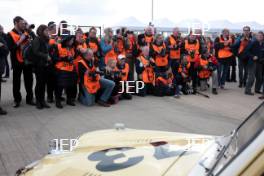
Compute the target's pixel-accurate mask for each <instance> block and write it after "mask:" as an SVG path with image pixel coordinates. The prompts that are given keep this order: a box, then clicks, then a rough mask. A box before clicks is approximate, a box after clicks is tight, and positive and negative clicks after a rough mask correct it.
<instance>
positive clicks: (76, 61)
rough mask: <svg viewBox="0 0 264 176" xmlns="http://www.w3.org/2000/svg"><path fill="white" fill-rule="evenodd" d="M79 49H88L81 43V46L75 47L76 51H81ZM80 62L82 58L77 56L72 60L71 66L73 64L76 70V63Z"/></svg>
mask: <svg viewBox="0 0 264 176" xmlns="http://www.w3.org/2000/svg"><path fill="white" fill-rule="evenodd" d="M81 48H84V49H87V48H88V47H87V45H86V43H85V42H84V43H82V44H79V45H78V46H77V49H81ZM80 60H82V56H81V55H78V56H77V57H76V58H75V59H74V61H73V64H74V66H75V68H76V69H78V62H79V61H80Z"/></svg>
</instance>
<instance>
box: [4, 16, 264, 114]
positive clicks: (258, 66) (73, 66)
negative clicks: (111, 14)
mask: <svg viewBox="0 0 264 176" xmlns="http://www.w3.org/2000/svg"><path fill="white" fill-rule="evenodd" d="M13 23H14V28H13V29H12V30H11V31H10V32H8V33H7V34H5V33H4V31H3V27H2V26H0V74H1V75H2V79H1V82H4V81H5V79H4V78H9V65H8V60H7V58H8V54H10V59H11V64H12V67H11V68H12V70H13V98H14V107H15V108H18V107H20V105H21V101H22V95H21V92H20V87H21V75H22V73H23V77H24V85H25V90H26V103H27V104H28V105H32V106H36V108H37V109H43V108H50V106H49V103H53V102H54V103H55V105H56V107H57V108H60V109H61V108H63V106H64V105H63V103H62V102H64V101H65V102H66V104H67V105H69V106H75V102H76V101H77V100H78V101H79V102H80V103H81V104H83V105H85V106H91V105H93V104H95V103H98V104H99V105H101V106H104V107H109V106H111V105H112V104H116V103H118V102H119V101H120V100H123V99H127V100H131V99H132V95H131V94H130V93H128V92H126V91H125V92H120V89H121V87H122V85H124V86H128V84H126V82H128V81H129V82H131V81H135V82H134V84H136V83H137V81H141V82H143V83H144V88H143V89H140V90H139V91H137V93H135V94H136V95H138V96H146V95H155V96H174V97H175V98H180V96H181V95H183V94H184V95H187V94H197V93H200V94H202V93H201V92H203V91H206V90H207V89H209V88H210V87H211V89H212V93H213V94H215V95H216V94H218V89H219V88H220V89H225V84H226V82H230V81H232V82H237V80H236V66H237V62H238V69H239V71H238V73H239V76H238V77H239V81H238V86H239V87H240V88H244V89H245V94H246V95H254V93H253V92H252V90H251V89H252V87H253V85H254V82H255V80H256V83H255V93H259V94H261V93H264V90H262V91H261V89H264V87H263V73H264V69H263V66H264V44H263V41H264V33H263V32H262V31H260V32H258V33H254V34H253V33H252V32H251V30H250V27H249V26H245V27H244V28H243V32H242V33H241V34H238V35H234V34H231V33H230V31H229V30H228V29H223V30H222V33H221V35H220V36H218V37H216V38H215V40H212V38H210V37H206V36H203V35H202V31H199V30H197V31H196V32H195V33H194V32H192V31H191V32H190V34H189V35H187V36H182V35H181V33H180V30H179V28H177V27H175V28H173V31H172V34H171V35H169V36H168V37H166V38H164V36H163V35H162V34H158V33H156V31H155V29H154V28H153V27H152V26H148V27H146V28H145V32H144V33H142V34H135V33H134V32H133V31H129V30H127V29H126V28H125V27H124V28H120V29H117V30H116V31H115V33H114V31H113V30H112V29H111V28H106V29H104V35H103V37H102V38H101V37H98V35H97V29H96V28H95V27H91V28H90V29H89V31H88V32H86V33H84V32H83V31H82V29H81V28H78V29H77V30H76V31H75V33H74V35H73V34H72V33H71V31H69V30H68V29H67V22H66V21H61V22H60V23H59V24H56V23H55V22H52V21H51V22H49V23H48V24H47V25H45V24H42V25H40V26H38V28H37V30H36V34H35V32H34V31H33V29H34V25H29V24H28V23H27V22H26V20H24V19H23V18H22V17H20V16H17V17H15V18H14V19H13ZM57 29H58V30H57ZM4 74H5V75H4ZM33 74H35V79H36V83H35V90H34V91H33V85H34V84H33V82H34V76H33ZM135 75H136V76H135ZM209 80H211V84H209ZM0 87H1V86H0ZM128 89H133V88H132V87H131V86H130V88H128ZM126 90H127V89H126ZM0 92H1V91H0ZM63 93H65V95H66V97H64V94H63ZM34 94H35V100H34ZM259 98H260V99H264V96H260V97H259ZM6 113H7V112H6V111H4V110H3V109H2V108H1V109H0V114H6Z"/></svg>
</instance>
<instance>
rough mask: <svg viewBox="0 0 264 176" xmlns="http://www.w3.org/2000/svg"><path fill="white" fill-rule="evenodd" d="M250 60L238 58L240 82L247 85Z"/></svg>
mask: <svg viewBox="0 0 264 176" xmlns="http://www.w3.org/2000/svg"><path fill="white" fill-rule="evenodd" d="M247 65H248V60H247V59H238V73H239V84H240V85H244V86H245V85H246V81H247V76H248V68H247Z"/></svg>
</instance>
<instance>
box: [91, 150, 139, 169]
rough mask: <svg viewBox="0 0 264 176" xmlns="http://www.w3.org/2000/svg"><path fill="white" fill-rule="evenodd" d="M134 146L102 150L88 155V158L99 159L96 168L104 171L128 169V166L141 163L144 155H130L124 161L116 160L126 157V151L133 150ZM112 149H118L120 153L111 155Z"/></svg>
mask: <svg viewBox="0 0 264 176" xmlns="http://www.w3.org/2000/svg"><path fill="white" fill-rule="evenodd" d="M133 149H135V148H133V147H118V148H111V149H106V150H101V151H98V152H95V153H92V154H91V155H89V156H88V159H89V160H91V161H99V163H98V164H97V165H96V169H97V170H99V171H102V172H112V171H117V170H121V169H126V168H128V167H131V166H134V165H136V164H138V163H140V162H141V161H142V160H143V159H144V156H137V157H129V158H127V159H126V161H124V162H115V161H116V160H118V159H121V158H125V157H126V155H125V154H124V152H126V151H129V150H133ZM110 151H117V152H118V154H114V155H110Z"/></svg>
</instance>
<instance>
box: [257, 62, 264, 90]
mask: <svg viewBox="0 0 264 176" xmlns="http://www.w3.org/2000/svg"><path fill="white" fill-rule="evenodd" d="M263 74H264V64H262V63H259V62H257V63H256V84H255V91H257V92H258V91H260V90H261V86H263V78H264V77H263V76H264V75H263ZM263 88H264V87H263Z"/></svg>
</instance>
